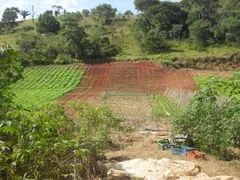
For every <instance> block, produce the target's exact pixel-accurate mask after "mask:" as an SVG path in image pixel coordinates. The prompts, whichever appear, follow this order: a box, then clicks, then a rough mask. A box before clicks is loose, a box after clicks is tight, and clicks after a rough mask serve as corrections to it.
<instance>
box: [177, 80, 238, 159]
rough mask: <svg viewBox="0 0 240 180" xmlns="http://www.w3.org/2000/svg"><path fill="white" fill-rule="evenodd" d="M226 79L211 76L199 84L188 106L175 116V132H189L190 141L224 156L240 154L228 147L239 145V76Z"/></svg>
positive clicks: (230, 156) (201, 148) (229, 156)
mask: <svg viewBox="0 0 240 180" xmlns="http://www.w3.org/2000/svg"><path fill="white" fill-rule="evenodd" d="M228 81H229V82H231V81H232V83H229V84H228V85H227V86H224V83H222V82H221V83H220V81H219V80H214V79H211V80H210V81H209V82H210V83H209V84H207V83H206V84H205V83H204V84H202V85H200V89H201V90H200V92H199V93H198V94H197V95H196V96H195V97H194V99H193V101H192V102H191V104H190V106H189V108H188V109H187V110H186V111H185V112H184V113H183V114H182V115H181V116H179V117H178V118H176V119H175V120H174V126H175V130H176V132H178V133H184V134H188V135H189V137H190V139H191V141H192V142H193V144H191V145H195V146H196V147H197V148H199V149H200V150H203V151H206V152H209V153H211V154H214V155H216V156H217V157H219V158H221V159H225V160H231V159H232V158H239V155H236V156H235V155H233V153H232V151H230V149H232V148H238V149H239V148H240V102H239V97H240V93H239V88H237V86H239V83H237V82H239V79H228ZM230 84H231V87H229V85H230ZM216 85H217V86H216ZM220 88H223V89H225V90H224V94H223V93H222V91H221V90H220ZM220 95H222V96H220ZM223 95H224V96H223Z"/></svg>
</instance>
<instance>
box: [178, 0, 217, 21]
mask: <svg viewBox="0 0 240 180" xmlns="http://www.w3.org/2000/svg"><path fill="white" fill-rule="evenodd" d="M181 4H182V7H183V8H184V9H185V10H187V11H188V12H189V14H190V15H189V22H190V23H191V22H193V21H195V20H200V19H204V20H207V21H211V22H212V23H214V22H215V21H216V16H217V8H218V7H219V0H214V1H209V0H183V1H182V2H181Z"/></svg>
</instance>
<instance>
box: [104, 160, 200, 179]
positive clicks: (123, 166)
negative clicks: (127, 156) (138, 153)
mask: <svg viewBox="0 0 240 180" xmlns="http://www.w3.org/2000/svg"><path fill="white" fill-rule="evenodd" d="M196 171H198V168H197V166H196V164H195V163H193V162H188V161H177V160H170V159H166V158H164V159H161V160H156V159H147V160H142V159H134V160H130V161H124V162H120V163H117V164H114V165H113V166H112V167H111V169H110V170H109V171H108V174H109V175H111V176H118V177H121V176H127V177H133V178H144V179H147V180H153V179H159V180H160V179H176V178H179V177H180V176H191V175H193V174H195V173H196ZM198 172H199V171H198Z"/></svg>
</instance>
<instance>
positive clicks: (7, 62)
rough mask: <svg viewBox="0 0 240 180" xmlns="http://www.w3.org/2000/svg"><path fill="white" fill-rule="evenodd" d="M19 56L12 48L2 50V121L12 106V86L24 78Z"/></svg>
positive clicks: (0, 93)
mask: <svg viewBox="0 0 240 180" xmlns="http://www.w3.org/2000/svg"><path fill="white" fill-rule="evenodd" d="M17 58H18V54H17V53H16V52H15V51H13V50H12V49H11V48H10V47H1V48H0V77H1V78H0V97H1V98H0V119H1V120H3V117H4V116H6V114H7V113H6V112H8V110H9V108H10V107H11V106H12V93H11V92H10V85H11V84H13V83H14V82H16V81H17V80H18V79H20V78H22V75H21V72H22V68H21V66H20V63H19V62H18V60H17Z"/></svg>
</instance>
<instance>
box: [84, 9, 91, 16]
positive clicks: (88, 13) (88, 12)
mask: <svg viewBox="0 0 240 180" xmlns="http://www.w3.org/2000/svg"><path fill="white" fill-rule="evenodd" d="M82 15H83V16H84V17H88V16H89V15H90V11H89V10H88V9H83V10H82Z"/></svg>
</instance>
